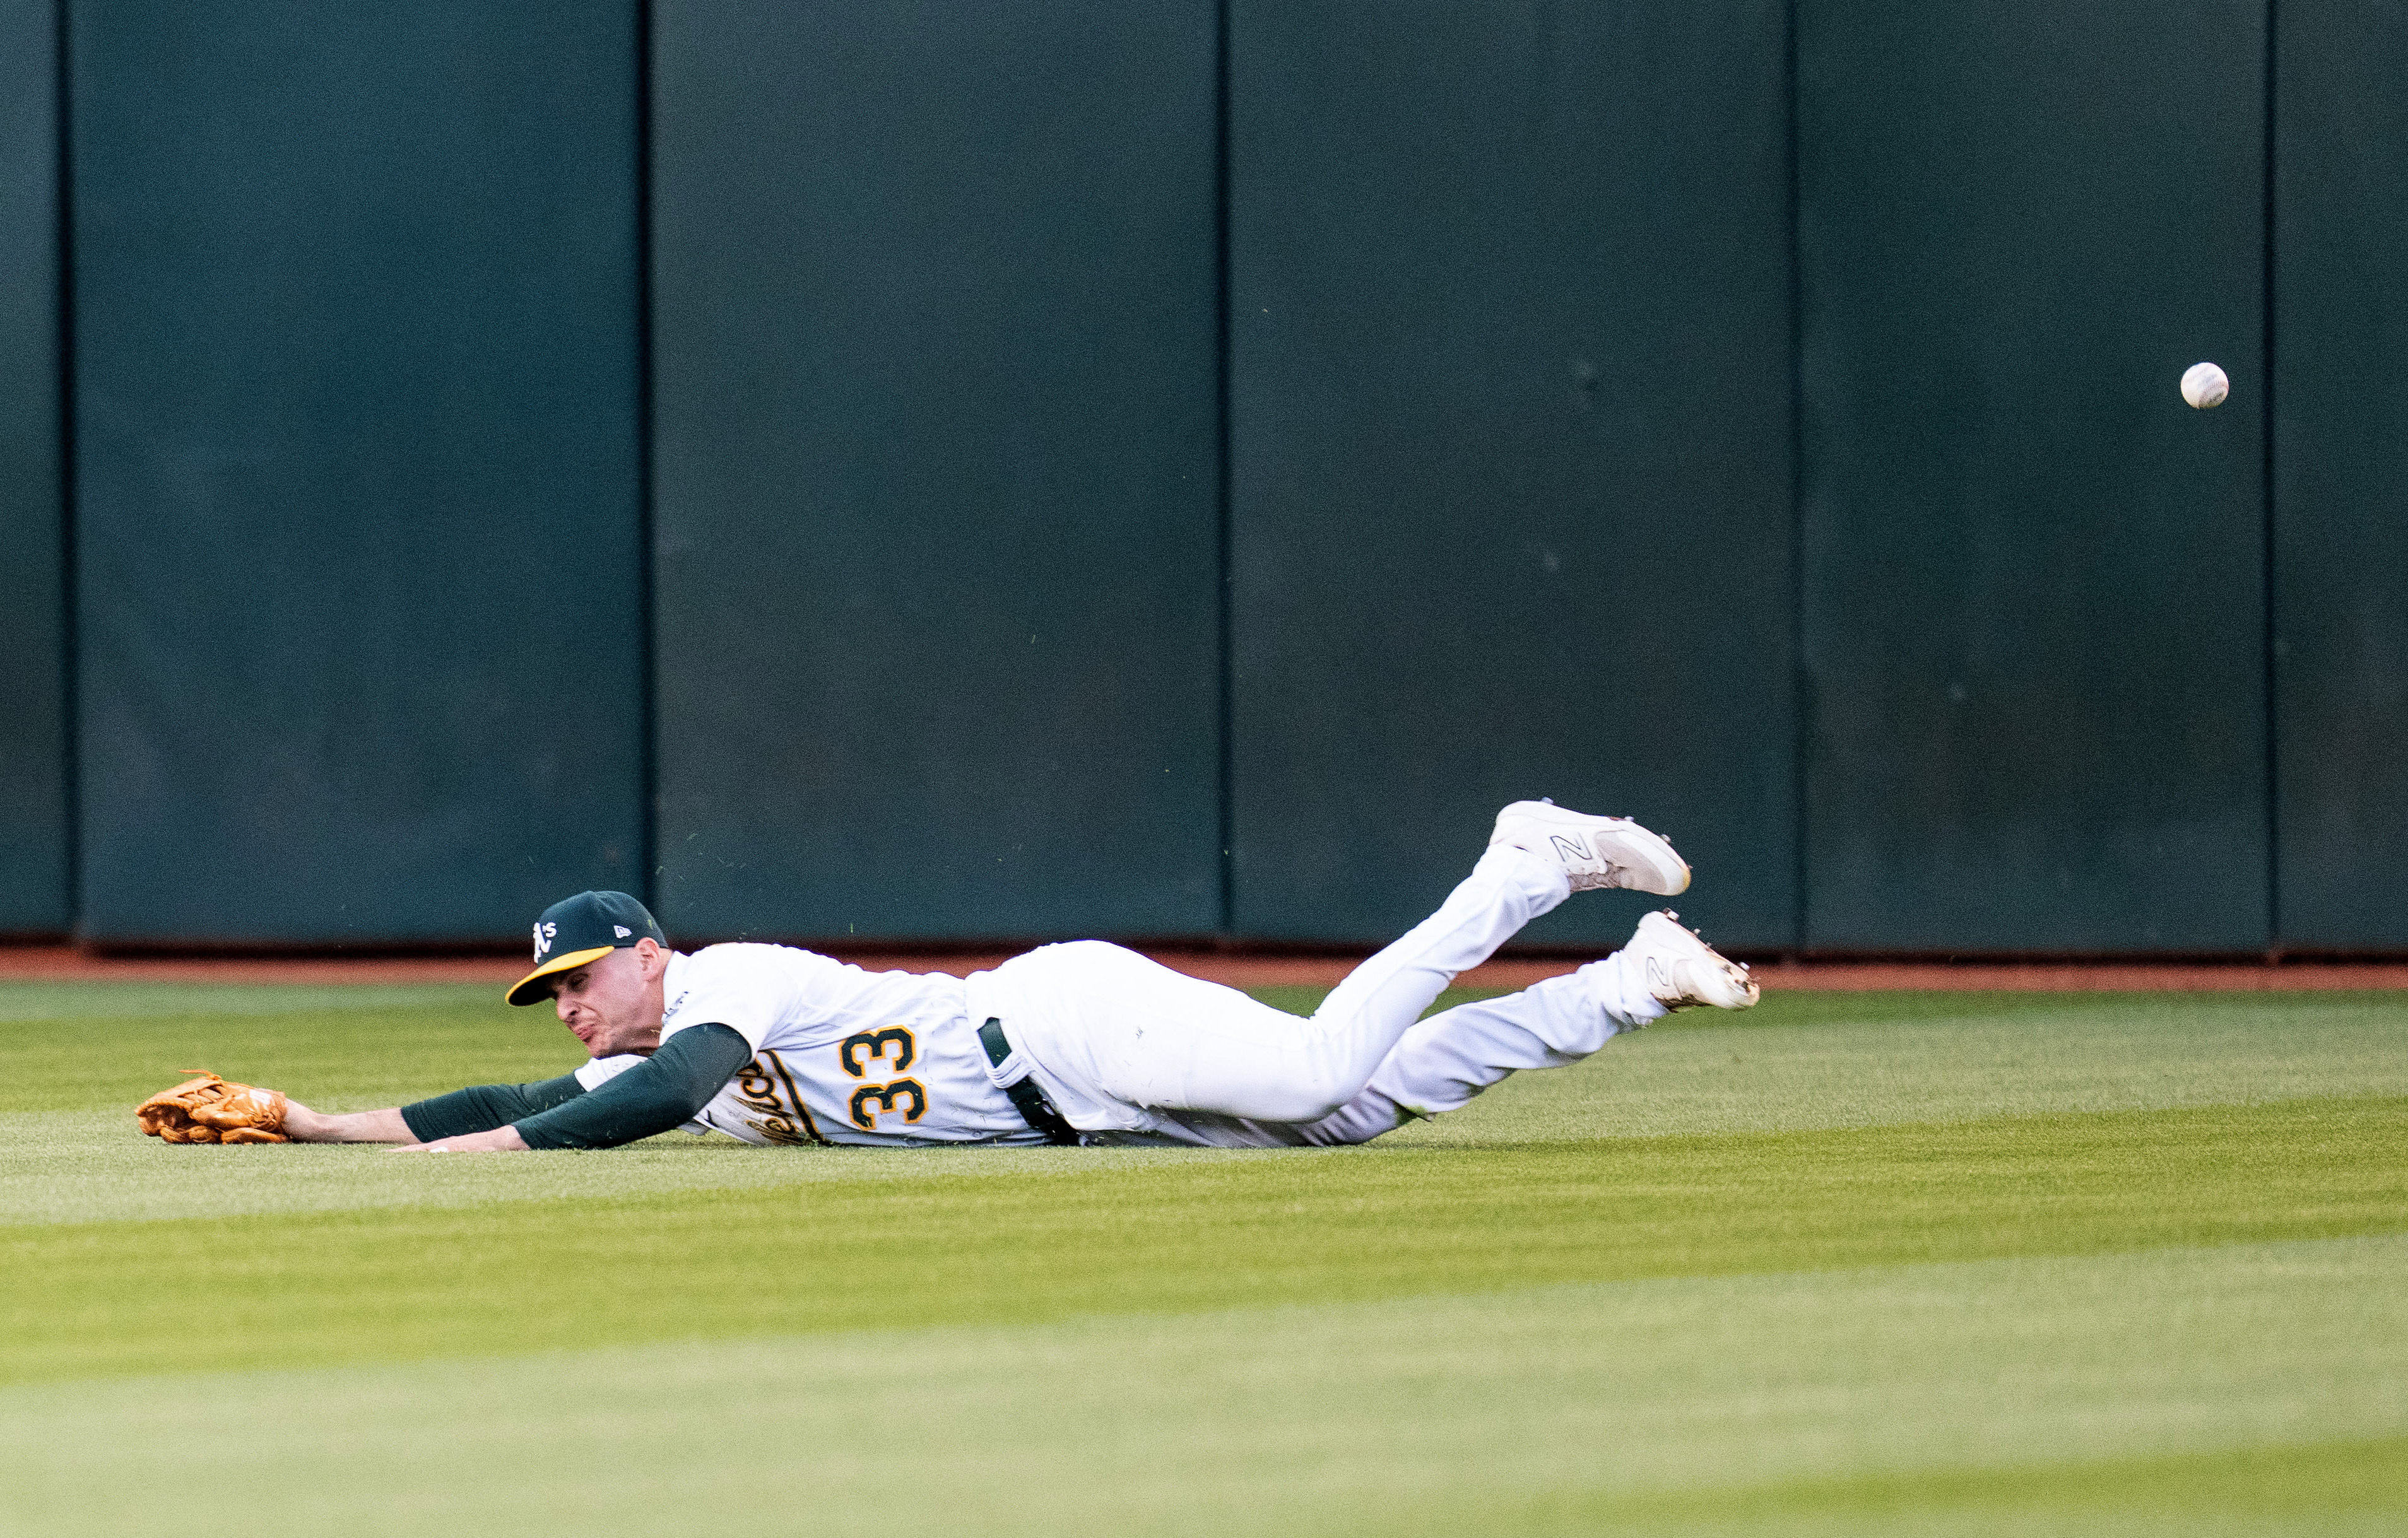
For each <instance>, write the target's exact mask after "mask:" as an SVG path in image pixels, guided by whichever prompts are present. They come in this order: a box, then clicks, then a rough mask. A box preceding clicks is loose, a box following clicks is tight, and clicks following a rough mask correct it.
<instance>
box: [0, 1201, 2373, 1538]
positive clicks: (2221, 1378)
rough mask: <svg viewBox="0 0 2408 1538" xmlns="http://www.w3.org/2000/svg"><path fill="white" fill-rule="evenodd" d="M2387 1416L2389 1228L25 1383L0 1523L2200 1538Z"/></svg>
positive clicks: (2322, 1505) (417, 1529)
mask: <svg viewBox="0 0 2408 1538" xmlns="http://www.w3.org/2000/svg"><path fill="white" fill-rule="evenodd" d="M686 1297H687V1294H686V1293H685V1292H684V1291H683V1290H682V1289H677V1290H672V1291H669V1292H667V1293H665V1294H660V1295H653V1296H648V1297H646V1298H645V1299H643V1300H641V1301H640V1302H637V1301H634V1300H630V1301H629V1304H630V1306H640V1307H644V1308H647V1309H652V1310H674V1309H676V1308H678V1307H679V1306H681V1304H682V1303H684V1302H685V1301H686ZM595 1333H596V1334H599V1333H602V1331H600V1330H598V1329H597V1330H596V1331H595ZM2403 1434H2408V1238H2401V1237H2390V1238H2374V1239H2358V1240H2340V1241H2327V1242H2321V1243H2310V1244H2286V1245H2263V1246H2225V1247H2220V1248H2213V1249H2175V1250H2157V1251H2150V1252H2145V1253H2141V1254H2126V1255H2112V1256H2085V1257H2071V1258H2064V1257H2060V1258H2042V1259H2013V1260H1987V1261H1975V1262H1966V1263H1947V1264H1933V1265H1908V1266H1899V1267H1886V1268H1878V1269H1873V1270H1861V1271H1843V1272H1826V1273H1804V1274H1790V1275H1765V1276H1726V1277H1677V1278H1665V1279H1655V1280H1641V1281H1631V1282H1621V1283H1605V1284H1591V1285H1584V1286H1569V1287H1554V1288H1542V1289H1520V1290H1514V1291H1508V1292H1499V1293H1494V1294H1488V1295H1484V1296H1481V1297H1474V1298H1446V1297H1440V1298H1429V1297H1424V1298H1414V1299H1402V1300H1390V1301H1383V1302H1374V1303H1322V1304H1313V1305H1302V1306H1296V1307H1289V1308H1266V1309H1240V1310H1234V1311H1223V1312H1207V1313H1200V1314H1195V1315H1188V1316H1183V1317H1136V1318H1132V1317H1121V1318H1099V1317H1086V1318H1079V1319H1071V1320H1065V1321H1059V1322H1054V1323H1050V1324H1043V1325H1035V1326H1027V1327H1020V1328H942V1327H939V1328H917V1329H903V1330H894V1331H878V1332H835V1333H826V1334H821V1335H818V1336H786V1337H775V1338H766V1339H745V1340H733V1341H727V1342H721V1343H710V1344H695V1343H677V1344H666V1345H654V1346H643V1347H633V1348H598V1349H585V1350H580V1351H569V1352H563V1353H559V1354H554V1355H542V1356H533V1357H517V1358H508V1359H495V1360H472V1361H461V1360H452V1361H440V1362H426V1363H418V1364H410V1365H401V1366H390V1365H388V1366H347V1367H336V1368H327V1369H320V1370H315V1371H293V1372H267V1373H251V1374H203V1375H196V1376H187V1377H168V1378H164V1379H163V1378H160V1377H156V1376H153V1377H146V1378H142V1379H138V1380H134V1381H129V1382H122V1383H80V1384H64V1385H49V1386H35V1387H20V1388H11V1389H7V1390H0V1486H5V1488H8V1489H9V1491H10V1500H9V1502H7V1511H6V1513H5V1515H0V1520H7V1519H14V1520H17V1521H21V1522H22V1523H23V1524H24V1525H25V1530H26V1531H45V1532H54V1531H127V1530H129V1529H132V1528H134V1527H136V1526H138V1525H140V1523H141V1522H142V1520H143V1519H144V1518H145V1517H146V1516H148V1515H150V1514H155V1512H156V1511H157V1510H158V1509H159V1504H160V1502H161V1501H162V1500H163V1499H164V1498H165V1497H166V1496H167V1495H168V1494H169V1493H170V1492H172V1491H174V1490H177V1489H183V1488H189V1485H190V1482H191V1480H192V1478H193V1473H192V1471H193V1470H203V1471H207V1474H208V1479H209V1481H210V1482H211V1483H212V1484H213V1485H214V1486H216V1487H220V1488H232V1489H240V1490H245V1491H251V1492H265V1491H273V1492H274V1494H275V1498H276V1509H277V1514H278V1519H279V1524H281V1525H284V1526H298V1527H300V1528H302V1529H305V1530H312V1529H319V1528H325V1529H331V1530H339V1531H346V1532H351V1533H359V1534H383V1533H394V1534H402V1533H409V1534H416V1533H422V1532H427V1531H443V1532H510V1533H514V1534H549V1533H570V1532H595V1531H609V1532H612V1533H617V1534H622V1535H632V1534H649V1533H674V1532H682V1531H688V1530H689V1529H690V1527H691V1525H692V1522H693V1520H694V1517H693V1514H694V1513H695V1511H697V1510H702V1509H710V1510H718V1509H722V1507H723V1506H724V1504H725V1502H729V1501H731V1500H739V1499H750V1498H752V1497H753V1496H755V1495H757V1496H759V1497H761V1498H762V1506H761V1512H760V1514H759V1515H760V1516H761V1520H760V1522H758V1523H756V1524H755V1525H764V1526H772V1527H777V1528H779V1530H780V1531H784V1530H785V1529H786V1528H788V1527H794V1528H798V1529H799V1528H807V1529H809V1530H810V1531H820V1530H823V1529H824V1530H826V1531H854V1530H871V1529H875V1530H880V1531H884V1530H889V1529H896V1530H902V1531H938V1530H941V1531H974V1532H980V1533H994V1534H1018V1533H1026V1532H1040V1531H1041V1532H1055V1531H1144V1532H1156V1533H1197V1534H1204V1533H1222V1532H1228V1531H1312V1532H1317V1533H1358V1532H1359V1533H1367V1534H1369V1533H1378V1534H1383V1535H1384V1534H1394V1533H1396V1532H1399V1531H1430V1532H1485V1531H1511V1532H1516V1533H1527V1532H1540V1533H1544V1532H1580V1531H1601V1530H1608V1529H1610V1530H1613V1531H1681V1532H1695V1531H1725V1530H1728V1531H1797V1529H1798V1526H1799V1524H1812V1527H1811V1529H1810V1531H1908V1530H1912V1531H1946V1530H1947V1529H1948V1528H1949V1527H1958V1528H1963V1527H1971V1528H1975V1529H1977V1530H1979V1531H2000V1530H2001V1527H2002V1526H2005V1527H2007V1528H2008V1530H2009V1531H2014V1529H2015V1527H2016V1526H2017V1525H2026V1524H2031V1523H2050V1522H2056V1523H2067V1522H2074V1523H2079V1522H2084V1521H2089V1522H2109V1523H2114V1522H2124V1523H2131V1522H2137V1521H2144V1520H2146V1519H2148V1518H2151V1517H2155V1518H2157V1519H2160V1520H2164V1519H2170V1518H2176V1517H2179V1518H2183V1519H2184V1521H2183V1531H2196V1528H2195V1526H2194V1525H2193V1522H2192V1521H2191V1520H2190V1519H2192V1518H2198V1519H2208V1518H2213V1517H2218V1516H2223V1517H2230V1516H2233V1515H2235V1514H2246V1515H2250V1516H2256V1517H2261V1518H2267V1517H2282V1518H2288V1519H2300V1520H2304V1519H2305V1518H2307V1517H2338V1516H2345V1515H2347V1514H2349V1513H2352V1512H2364V1511H2368V1510H2370V1509H2372V1510H2387V1511H2389V1512H2390V1513H2391V1514H2392V1515H2393V1516H2394V1517H2397V1515H2398V1514H2399V1513H2400V1511H2401V1508H2402V1506H2403V1504H2408V1502H2403V1496H2408V1488H2403V1486H2408V1468H2403V1465H2402V1464H2401V1461H2400V1460H2399V1454H2400V1452H2401V1445H2402V1438H2403ZM772 1517H774V1518H775V1520H771V1518H772ZM1910 1517H1911V1520H1910ZM2071 1531H2096V1530H2095V1529H2090V1528H2083V1527H2079V1526H2076V1527H2074V1528H2072V1529H2071ZM2110 1531H2113V1529H2112V1528H2111V1529H2110Z"/></svg>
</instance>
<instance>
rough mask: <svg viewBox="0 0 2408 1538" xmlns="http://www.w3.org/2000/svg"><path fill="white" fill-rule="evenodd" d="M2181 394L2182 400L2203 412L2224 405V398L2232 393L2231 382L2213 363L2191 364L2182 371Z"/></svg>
mask: <svg viewBox="0 0 2408 1538" xmlns="http://www.w3.org/2000/svg"><path fill="white" fill-rule="evenodd" d="M2182 392H2183V399H2184V400H2186V401H2188V402H2189V403H2190V404H2191V405H2193V406H2197V407H2199V408H2200V410H2201V411H2204V410H2206V409H2207V408H2208V407H2209V406H2222V405H2223V404H2224V397H2226V396H2227V395H2229V394H2231V393H2232V381H2231V380H2230V379H2228V378H2226V377H2224V370H2222V369H2220V368H2218V367H2216V366H2215V365H2214V363H2193V364H2191V365H2190V366H2189V367H2188V368H2186V369H2184V370H2183V382H2182Z"/></svg>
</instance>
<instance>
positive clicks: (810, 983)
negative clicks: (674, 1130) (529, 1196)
mask: <svg viewBox="0 0 2408 1538" xmlns="http://www.w3.org/2000/svg"><path fill="white" fill-rule="evenodd" d="M664 988H665V992H666V1004H667V1009H666V1011H665V1012H664V1014H663V1016H662V1018H661V1039H662V1040H663V1041H665V1042H666V1041H667V1040H668V1038H669V1037H671V1036H673V1035H675V1034H676V1033H677V1032H680V1031H682V1030H684V1029H686V1028H687V1027H688V1026H695V1025H712V1024H716V1025H724V1026H726V1027H727V1028H728V1029H729V1030H732V1031H734V1032H737V1034H738V1035H740V1036H742V1037H743V1038H744V1039H745V1040H746V1041H747V1042H749V1043H751V1044H752V1047H753V1061H750V1062H748V1063H746V1064H745V1065H744V1067H743V1069H742V1070H741V1071H739V1072H738V1074H737V1075H736V1076H735V1077H734V1078H732V1079H730V1080H728V1081H727V1084H726V1086H725V1087H724V1089H721V1090H720V1091H719V1093H718V1094H717V1095H716V1096H715V1097H713V1098H712V1100H711V1101H710V1104H707V1105H705V1106H704V1107H703V1108H702V1113H701V1115H699V1116H698V1117H696V1118H695V1119H694V1120H693V1121H690V1122H688V1123H686V1128H685V1130H686V1131H688V1132H711V1131H717V1132H725V1133H727V1134H728V1135H729V1136H731V1137H738V1138H742V1139H743V1140H744V1141H745V1142H747V1143H759V1144H805V1143H857V1144H872V1145H879V1146H889V1147H892V1146H897V1145H902V1146H915V1145H925V1144H932V1143H1042V1142H1043V1141H1045V1139H1044V1136H1043V1134H1041V1133H1039V1132H1037V1131H1035V1130H1034V1129H1033V1128H1031V1127H1030V1126H1029V1125H1028V1123H1027V1122H1026V1121H1025V1120H1024V1119H1022V1118H1021V1115H1020V1113H1019V1112H1018V1111H1016V1110H1014V1109H1013V1108H1012V1104H1011V1099H1010V1098H1009V1097H1008V1096H1006V1095H1005V1094H1004V1092H1003V1091H1002V1090H1001V1089H996V1086H995V1081H994V1079H993V1078H992V1077H991V1076H990V1075H989V1073H988V1068H987V1060H986V1052H985V1049H984V1048H983V1047H981V1046H980V1045H979V1039H978V1032H977V1030H976V1027H975V1026H974V1024H973V1023H972V1022H971V1020H970V1019H969V1018H968V1015H967V1014H966V1013H965V1010H966V1008H967V1005H966V1004H965V1002H964V999H963V989H962V981H961V979H960V978H958V977H948V976H944V975H939V974H926V975H919V974H913V973H909V972H865V971H863V970H862V969H861V968H859V967H857V966H851V965H847V964H846V963H844V962H842V961H834V960H831V959H830V958H828V957H825V956H821V955H817V954H815V953H813V952H811V951H808V950H796V949H795V948H793V947H789V946H761V945H727V946H709V947H704V948H703V949H701V950H698V951H695V953H694V954H693V955H691V956H684V955H676V956H672V957H670V959H669V967H668V975H667V980H666V982H665V984H664ZM642 1061H644V1060H643V1059H642V1058H640V1057H633V1056H629V1057H616V1058H603V1059H599V1060H596V1061H593V1062H589V1063H587V1064H586V1065H585V1066H584V1067H582V1068H581V1069H579V1070H578V1071H577V1077H578V1081H579V1082H580V1083H581V1084H583V1085H584V1086H585V1087H586V1088H587V1089H598V1088H599V1087H600V1086H602V1085H603V1084H606V1083H608V1082H609V1080H610V1079H612V1078H614V1077H616V1076H617V1075H620V1074H622V1073H624V1072H625V1071H626V1070H627V1069H629V1068H632V1067H634V1066H636V1065H637V1064H638V1063H639V1062H642Z"/></svg>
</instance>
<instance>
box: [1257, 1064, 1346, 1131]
mask: <svg viewBox="0 0 2408 1538" xmlns="http://www.w3.org/2000/svg"><path fill="white" fill-rule="evenodd" d="M1362 1089H1363V1086H1362V1083H1361V1082H1360V1081H1359V1080H1357V1079H1356V1078H1355V1076H1354V1075H1351V1074H1343V1075H1341V1074H1338V1073H1333V1072H1328V1071H1326V1070H1325V1071H1320V1072H1311V1071H1308V1072H1305V1073H1301V1074H1297V1075H1294V1076H1292V1077H1290V1078H1289V1079H1288V1081H1287V1082H1286V1083H1284V1084H1282V1085H1280V1086H1279V1087H1278V1088H1277V1089H1274V1090H1272V1091H1271V1093H1269V1095H1267V1096H1265V1097H1264V1098H1265V1100H1266V1101H1267V1102H1268V1103H1269V1104H1266V1106H1265V1107H1264V1108H1263V1109H1262V1110H1260V1111H1258V1112H1256V1113H1255V1114H1254V1119H1256V1120H1258V1121H1284V1122H1289V1123H1293V1124H1299V1125H1300V1124H1302V1123H1304V1122H1308V1121H1319V1120H1321V1119H1322V1118H1325V1117H1332V1116H1336V1115H1337V1114H1338V1113H1339V1112H1340V1111H1341V1110H1344V1109H1345V1108H1346V1103H1347V1102H1348V1101H1351V1100H1353V1099H1354V1098H1355V1096H1356V1095H1357V1094H1359V1093H1361V1092H1362Z"/></svg>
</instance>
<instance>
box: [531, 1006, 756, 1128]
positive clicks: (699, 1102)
mask: <svg viewBox="0 0 2408 1538" xmlns="http://www.w3.org/2000/svg"><path fill="white" fill-rule="evenodd" d="M752 1059H753V1046H752V1044H751V1043H750V1042H747V1041H746V1040H745V1039H744V1038H743V1037H742V1036H740V1035H738V1034H737V1033H736V1032H735V1030H734V1029H733V1028H732V1027H729V1026H724V1025H695V1026H688V1027H687V1028H686V1029H685V1030H682V1031H681V1032H678V1033H677V1034H676V1035H674V1036H671V1037H670V1038H669V1039H668V1041H667V1043H666V1044H665V1045H663V1047H661V1049H660V1050H659V1051H657V1052H655V1053H653V1054H652V1056H651V1057H650V1058H648V1059H646V1060H645V1061H642V1062H640V1063H638V1064H637V1065H636V1066H635V1067H633V1068H630V1069H628V1070H627V1071H626V1072H625V1073H624V1074H622V1075H619V1076H618V1077H617V1078H614V1079H612V1080H611V1081H610V1082H609V1083H608V1084H606V1085H604V1086H602V1088H600V1089H595V1090H591V1091H589V1092H587V1093H585V1094H582V1095H580V1096H578V1097H577V1098H576V1099H574V1100H571V1101H568V1102H566V1104H559V1105H555V1106H553V1107H552V1109H550V1110H548V1111H542V1112H538V1114H536V1115H534V1116H530V1117H526V1118H522V1119H521V1120H519V1121H517V1122H516V1123H514V1125H515V1126H516V1127H517V1128H518V1130H519V1136H521V1137H523V1138H524V1139H525V1140H526V1146H528V1147H530V1148H614V1147H617V1146H619V1145H620V1144H622V1143H633V1142H635V1141H636V1140H637V1139H638V1138H639V1137H651V1136H652V1135H653V1134H654V1133H656V1132H668V1131H669V1130H670V1129H672V1128H675V1127H681V1126H683V1125H684V1124H685V1123H687V1122H689V1121H692V1120H693V1119H694V1118H695V1113H697V1112H699V1111H700V1110H701V1109H702V1108H703V1107H704V1106H706V1105H708V1104H710V1097H711V1096H713V1095H715V1094H717V1093H719V1091H720V1090H721V1089H724V1088H725V1087H726V1084H727V1081H728V1080H729V1079H732V1078H734V1077H735V1076H736V1072H737V1070H738V1069H739V1068H742V1067H743V1066H744V1065H745V1064H746V1063H747V1062H749V1061H752Z"/></svg>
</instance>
